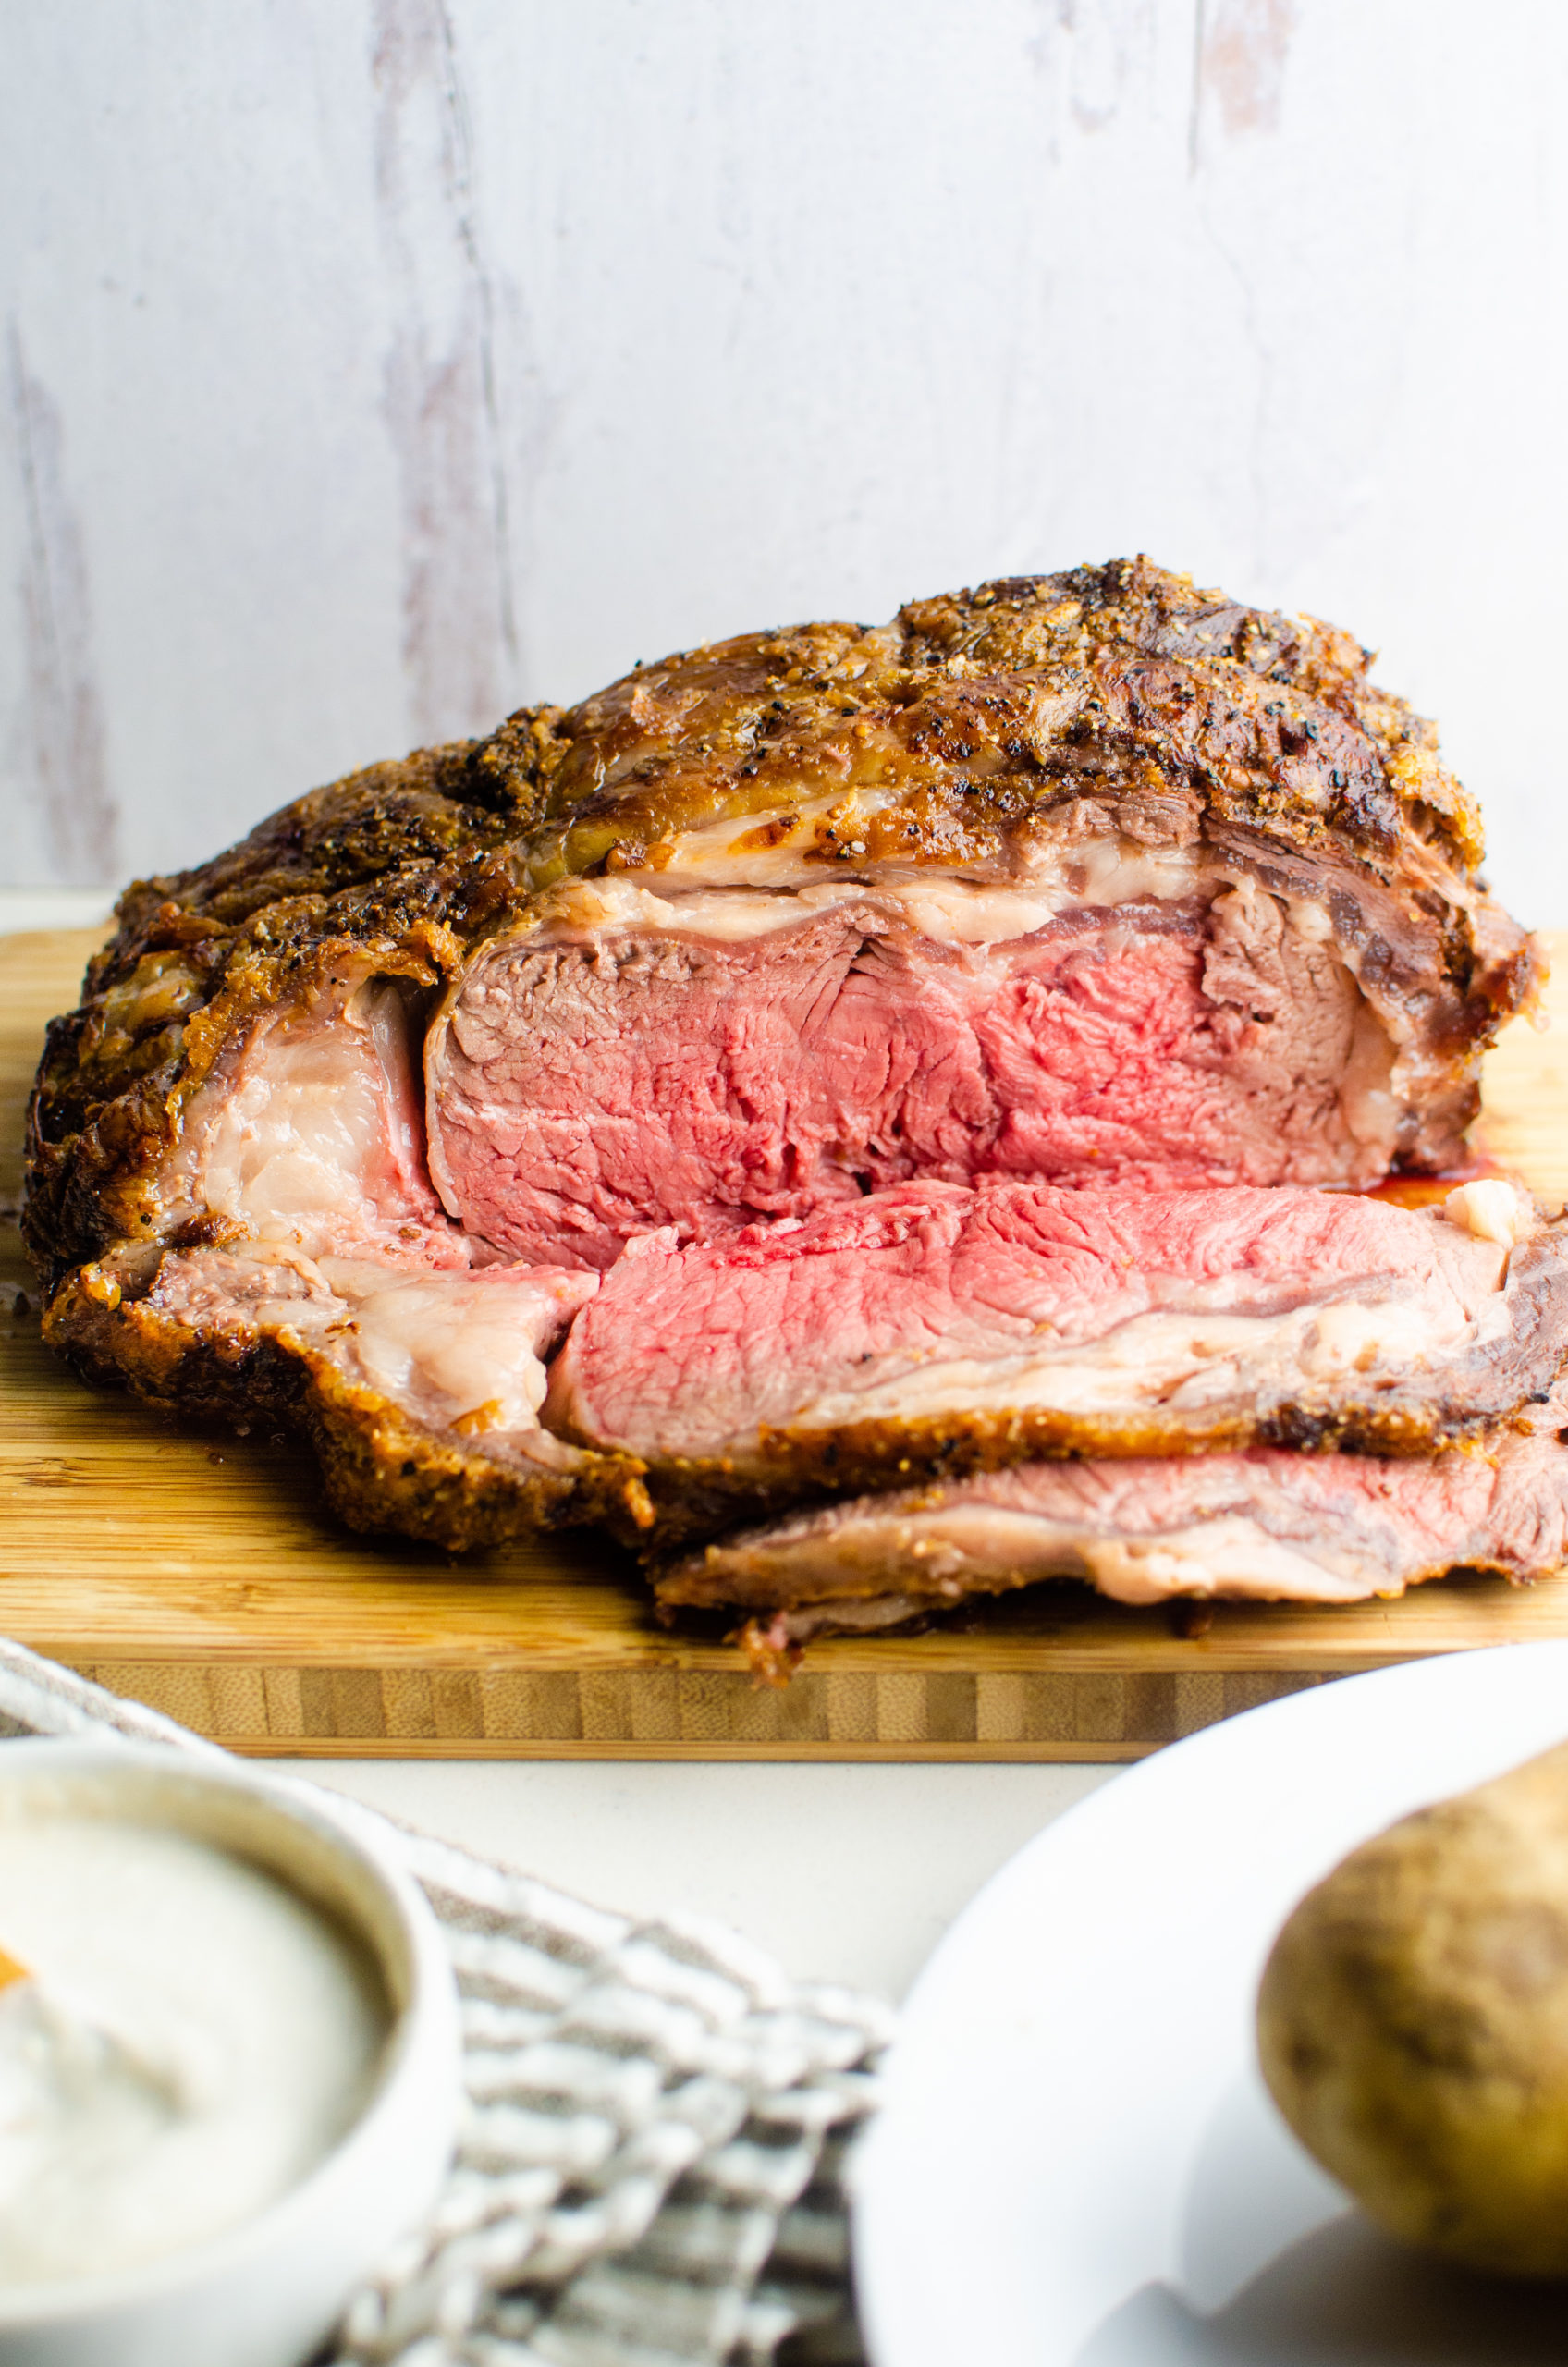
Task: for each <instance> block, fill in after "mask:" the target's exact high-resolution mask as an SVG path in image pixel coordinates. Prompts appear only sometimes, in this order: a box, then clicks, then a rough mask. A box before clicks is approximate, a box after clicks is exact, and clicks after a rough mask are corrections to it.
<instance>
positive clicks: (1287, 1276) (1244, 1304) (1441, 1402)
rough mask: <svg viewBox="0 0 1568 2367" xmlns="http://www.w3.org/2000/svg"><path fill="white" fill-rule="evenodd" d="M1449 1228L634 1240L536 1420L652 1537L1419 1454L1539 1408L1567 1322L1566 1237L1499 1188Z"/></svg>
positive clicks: (989, 1209) (588, 1314) (1469, 1192)
mask: <svg viewBox="0 0 1568 2367" xmlns="http://www.w3.org/2000/svg"><path fill="white" fill-rule="evenodd" d="M1488 1194H1490V1195H1493V1196H1499V1195H1500V1196H1501V1198H1496V1197H1494V1198H1490V1199H1488ZM1453 1215H1454V1216H1455V1217H1457V1218H1459V1219H1460V1220H1461V1221H1459V1222H1455V1221H1453V1220H1451V1218H1450V1217H1449V1216H1447V1215H1445V1214H1442V1213H1439V1212H1434V1211H1430V1210H1414V1209H1408V1208H1398V1207H1394V1206H1391V1205H1390V1204H1388V1203H1387V1202H1384V1201H1379V1200H1373V1199H1366V1198H1361V1197H1357V1196H1350V1195H1343V1194H1330V1193H1320V1192H1309V1191H1301V1190H1295V1189H1292V1188H1288V1187H1287V1188H1280V1189H1278V1190H1274V1191H1259V1190H1254V1189H1251V1188H1248V1187H1244V1186H1237V1187H1234V1188H1231V1189H1226V1190H1219V1191H1202V1192H1198V1191H1194V1192H1154V1191H1138V1190H1133V1189H1129V1188H1124V1187H1116V1188H1112V1189H1109V1190H1107V1191H1103V1192H1095V1193H1082V1192H1072V1191H1063V1190H1060V1189H1059V1188H1057V1187H1054V1186H1051V1185H1048V1184H1002V1183H991V1184H982V1185H981V1186H979V1187H978V1188H974V1189H965V1188H963V1187H960V1186H955V1185H941V1184H924V1185H918V1186H911V1187H905V1188H903V1189H895V1190H889V1191H885V1192H880V1193H876V1194H873V1195H871V1196H868V1197H867V1198H865V1199H864V1200H862V1201H860V1202H858V1203H857V1204H855V1205H854V1206H853V1207H850V1208H834V1209H831V1210H828V1211H827V1212H825V1213H823V1214H822V1215H819V1216H817V1217H815V1218H813V1219H811V1220H809V1221H808V1222H806V1223H805V1224H803V1225H800V1226H798V1227H795V1228H793V1229H790V1228H788V1227H786V1226H778V1227H772V1228H769V1229H766V1230H764V1229H762V1228H753V1230H752V1231H750V1232H748V1233H742V1234H740V1235H736V1236H733V1237H732V1238H731V1239H729V1240H728V1241H726V1242H724V1243H721V1244H718V1245H711V1246H708V1247H687V1248H681V1247H679V1246H677V1245H675V1244H674V1242H673V1240H672V1239H671V1237H670V1236H669V1235H668V1234H664V1235H652V1236H649V1237H648V1238H647V1239H645V1240H643V1241H641V1242H635V1243H633V1244H632V1245H631V1247H630V1248H629V1249H628V1250H627V1251H626V1253H625V1254H624V1256H623V1257H622V1258H621V1259H620V1262H619V1265H617V1266H616V1267H615V1268H613V1269H612V1270H611V1271H610V1273H609V1274H608V1275H607V1276H606V1279H605V1282H604V1283H603V1285H602V1286H601V1288H600V1290H599V1292H598V1293H597V1294H596V1295H595V1296H594V1298H593V1299H592V1300H591V1301H590V1302H589V1303H588V1304H587V1305H586V1306H584V1308H583V1309H582V1313H581V1314H580V1315H579V1316H578V1318H577V1319H576V1321H575V1323H574V1324H573V1327H572V1330H571V1332H570V1336H569V1338H568V1340H567V1343H566V1345H565V1347H564V1348H563V1349H562V1351H561V1354H560V1355H559V1357H558V1358H557V1361H556V1364H555V1366H554V1367H553V1371H552V1378H551V1387H550V1394H549V1398H548V1400H547V1403H546V1408H545V1420H546V1422H547V1423H549V1425H550V1426H551V1427H552V1428H555V1429H557V1430H559V1431H561V1432H562V1434H563V1435H566V1436H568V1437H570V1438H572V1439H574V1440H576V1441H580V1442H582V1443H583V1444H586V1445H592V1446H596V1447H600V1448H614V1449H619V1450H622V1451H625V1452H628V1453H632V1454H634V1455H637V1456H639V1457H641V1458H643V1459H644V1460H645V1461H646V1462H647V1463H648V1465H649V1466H650V1486H651V1487H652V1489H653V1491H654V1496H655V1502H657V1503H659V1504H660V1505H661V1507H664V1508H666V1509H667V1512H668V1516H669V1517H680V1516H688V1517H692V1516H695V1514H696V1511H697V1509H699V1508H700V1509H701V1511H702V1515H703V1516H704V1517H706V1516H711V1509H712V1507H711V1505H701V1504H700V1499H701V1495H702V1490H703V1488H704V1486H705V1487H707V1488H708V1489H710V1490H713V1491H715V1494H716V1499H721V1498H722V1497H723V1495H724V1494H725V1493H726V1492H727V1491H730V1490H734V1489H736V1488H749V1489H752V1490H761V1491H763V1492H765V1493H766V1491H767V1490H789V1489H791V1488H793V1489H795V1490H802V1489H805V1488H809V1487H813V1486H815V1487H825V1488H832V1489H835V1490H841V1489H843V1488H845V1487H847V1486H851V1485H870V1484H873V1483H874V1482H875V1481H876V1479H878V1478H886V1477H887V1476H888V1475H897V1474H902V1473H917V1472H921V1471H933V1470H935V1471H944V1470H956V1469H962V1468H965V1467H973V1466H976V1465H986V1464H1002V1463H1011V1462H1019V1461H1022V1460H1024V1459H1026V1458H1031V1457H1034V1456H1037V1455H1051V1456H1055V1455H1066V1454H1102V1455H1103V1454H1113V1455H1133V1454H1149V1453H1158V1454H1191V1453H1199V1452H1209V1453H1213V1452H1216V1451H1218V1450H1220V1449H1225V1448H1233V1447H1237V1446H1244V1445H1248V1444H1251V1443H1254V1442H1280V1443H1287V1444H1292V1445H1303V1446H1310V1447H1318V1448H1324V1447H1331V1446H1337V1445H1359V1446H1366V1447H1373V1448H1377V1449H1378V1450H1382V1451H1388V1452H1393V1453H1421V1452H1424V1451H1426V1450H1427V1449H1429V1448H1430V1447H1431V1446H1432V1445H1433V1444H1434V1443H1436V1442H1438V1441H1442V1440H1445V1439H1449V1438H1452V1437H1454V1436H1456V1435H1458V1434H1460V1433H1463V1432H1464V1431H1465V1430H1466V1429H1474V1428H1475V1427H1476V1426H1477V1425H1478V1424H1481V1423H1483V1422H1486V1421H1488V1420H1490V1419H1494V1418H1496V1417H1501V1416H1503V1415H1506V1414H1509V1413H1511V1412H1513V1410H1514V1409H1515V1408H1516V1407H1517V1406H1518V1405H1520V1404H1522V1403H1523V1402H1524V1401H1525V1400H1526V1399H1528V1398H1530V1397H1532V1396H1539V1395H1541V1394H1544V1392H1546V1391H1547V1390H1548V1389H1549V1388H1550V1385H1551V1383H1552V1381H1553V1380H1555V1378H1556V1374H1557V1370H1558V1366H1559V1363H1560V1360H1561V1357H1562V1343H1563V1338H1564V1326H1565V1322H1568V1262H1565V1260H1564V1255H1563V1240H1562V1233H1561V1232H1560V1231H1559V1230H1558V1229H1556V1228H1552V1227H1541V1226H1537V1224H1536V1221H1535V1219H1534V1214H1533V1211H1531V1210H1529V1209H1528V1208H1526V1207H1525V1204H1524V1202H1523V1201H1522V1200H1518V1199H1516V1198H1515V1196H1514V1195H1513V1191H1512V1188H1511V1187H1509V1186H1507V1185H1502V1184H1497V1185H1491V1186H1486V1187H1476V1186H1471V1187H1467V1189H1466V1192H1464V1193H1462V1194H1460V1195H1458V1196H1456V1205H1455V1208H1454V1210H1453ZM1467 1223H1469V1224H1477V1225H1479V1226H1481V1228H1482V1233H1481V1234H1477V1233H1476V1232H1475V1231H1471V1230H1468V1229H1467ZM1516 1231H1518V1232H1520V1233H1523V1238H1522V1239H1521V1240H1520V1241H1519V1242H1518V1244H1517V1245H1511V1242H1510V1239H1508V1238H1504V1239H1498V1238H1488V1237H1484V1235H1485V1233H1488V1232H1489V1233H1493V1234H1496V1233H1502V1234H1503V1235H1505V1236H1511V1235H1512V1234H1513V1233H1514V1232H1516Z"/></svg>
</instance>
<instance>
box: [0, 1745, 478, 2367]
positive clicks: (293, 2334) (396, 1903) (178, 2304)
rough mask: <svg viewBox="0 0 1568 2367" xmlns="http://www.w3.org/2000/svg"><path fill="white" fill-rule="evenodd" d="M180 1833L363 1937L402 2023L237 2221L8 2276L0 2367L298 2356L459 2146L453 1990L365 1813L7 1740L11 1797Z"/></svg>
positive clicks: (222, 1770) (314, 2344) (272, 2363)
mask: <svg viewBox="0 0 1568 2367" xmlns="http://www.w3.org/2000/svg"><path fill="white" fill-rule="evenodd" d="M18 1787H20V1788H21V1789H22V1790H23V1791H24V1793H25V1792H26V1791H29V1790H31V1791H33V1792H35V1793H36V1794H37V1796H38V1798H39V1802H40V1806H41V1807H42V1806H43V1804H44V1802H45V1801H47V1803H48V1804H49V1805H50V1806H51V1807H52V1808H53V1809H55V1810H56V1811H58V1810H59V1809H69V1810H70V1811H71V1812H73V1813H76V1814H87V1815H91V1814H92V1813H93V1810H94V1809H95V1807H96V1808H101V1809H102V1810H103V1812H104V1813H105V1814H112V1815H114V1816H116V1817H117V1818H126V1817H129V1818H133V1819H135V1820H137V1821H145V1822H147V1823H149V1824H155V1825H161V1826H163V1827H165V1829H167V1828H170V1827H172V1828H174V1829H176V1830H178V1831H179V1832H183V1833H188V1834H192V1835H194V1836H195V1837H197V1838H199V1839H201V1840H203V1841H206V1842H210V1843H212V1844H214V1845H215V1846H219V1847H221V1848H227V1849H229V1850H232V1851H233V1852H235V1854H236V1855H238V1856H240V1857H243V1858H249V1859H250V1860H251V1862H252V1863H253V1864H257V1865H260V1866H262V1867H264V1868H265V1869H266V1870H268V1871H269V1872H271V1873H273V1874H275V1875H276V1876H277V1877H278V1878H279V1879H280V1880H282V1881H283V1882H285V1883H288V1885H289V1886H290V1887H291V1888H293V1889H295V1890H297V1891H299V1892H300V1893H302V1894H303V1895H305V1896H306V1897H308V1898H310V1899H312V1900H313V1901H314V1902H315V1903H316V1904H317V1905H318V1906H320V1907H325V1909H326V1910H327V1912H328V1913H329V1914H331V1915H332V1916H334V1917H335V1918H336V1919H337V1921H338V1922H339V1923H340V1924H342V1925H343V1926H344V1927H345V1928H346V1929H347V1930H348V1931H349V1932H351V1933H353V1934H354V1936H355V1937H356V1938H357V1939H359V1940H360V1941H361V1944H363V1946H364V1947H365V1948H366V1950H367V1951H368V1953H369V1955H370V1956H371V1958H372V1960H373V1961H374V1963H375V1964H376V1965H377V1966H378V1967H379V1968H380V1972H381V1977H382V1981H383V1982H384V1984H385V1987H386V1997H387V2000H388V2005H389V2009H390V2017H391V2019H390V2027H389V2030H388V2034H387V2038H386V2044H385V2047H384V2050H383V2054H382V2059H381V2064H380V2067H379V2070H378V2073H377V2076H376V2079H375V2083H374V2087H373V2089H372V2091H371V2094H370V2097H369V2100H368V2102H367V2103H366V2104H365V2105H364V2107H363V2109H362V2111H361V2115H360V2117H359V2119H358V2120H357V2121H356V2122H355V2123H354V2125H353V2126H352V2128H350V2129H349V2132H348V2134H347V2135H346V2136H345V2137H343V2138H342V2139H341V2140H340V2141H339V2142H338V2143H337V2146H336V2147H335V2148H334V2149H333V2151H332V2152H329V2153H328V2154H327V2155H326V2156H325V2159H324V2160H323V2161H321V2162H319V2163H318V2164H317V2165H316V2166H315V2168H314V2169H313V2170H312V2171H311V2172H310V2173H309V2174H308V2175H307V2176H306V2177H305V2178H304V2179H303V2180H302V2181H301V2182H300V2185H298V2186H296V2187H294V2188H293V2189H290V2191H289V2192H288V2193H287V2194H285V2195H283V2196H282V2197H280V2198H279V2200H278V2201H276V2202H274V2203H272V2204H270V2205H269V2206H268V2207H267V2209H266V2210H264V2211H263V2212H262V2213H260V2214H258V2216H256V2217H255V2218H253V2219H251V2220H249V2221H247V2222H246V2223H245V2224H244V2225H243V2226H239V2227H235V2228H232V2229H230V2230H229V2231H228V2232H227V2234H225V2235H223V2236H219V2237H216V2238H211V2239H209V2240H208V2241H206V2242H203V2243H201V2244H195V2245H192V2246H190V2249H189V2250H184V2251H180V2252H177V2253H171V2254H170V2255H169V2256H168V2257H167V2258H166V2259H163V2260H159V2261H154V2262H151V2263H148V2264H147V2265H146V2266H145V2267H142V2268H137V2269H131V2270H126V2271H122V2272H118V2273H116V2274H115V2275H106V2276H96V2277H94V2276H86V2277H79V2278H72V2279H71V2280H69V2281H68V2282H61V2283H56V2284H49V2285H29V2286H11V2287H0V2367H300V2361H304V2360H308V2359H309V2358H310V2357H311V2356H312V2353H313V2352H314V2351H315V2349H317V2348H318V2346H319V2345H320V2344H321V2343H322V2342H323V2341H324V2340H325V2336H327V2335H328V2334H329V2333H330V2331H331V2329H332V2326H333V2324H335V2322H336V2320H337V2316H338V2313H339V2312H340V2311H341V2310H342V2307H343V2305H344V2303H345V2301H346V2300H348V2298H349V2294H350V2292H351V2291H352V2290H353V2288H354V2287H355V2285H356V2284H357V2283H358V2281H359V2280H360V2278H361V2276H363V2275H365V2274H366V2273H367V2272H368V2271H369V2270H371V2269H373V2268H374V2266H375V2264H376V2263H377V2261H378V2260H379V2259H380V2258H381V2257H382V2256H383V2255H384V2254H385V2253H386V2251H387V2250H388V2249H389V2248H390V2246H391V2245H392V2244H393V2243H394V2242H395V2241H396V2240H397V2238H398V2237H399V2236H402V2235H404V2234H406V2233H407V2232H408V2231H409V2230H410V2228H412V2227H413V2226H416V2225H417V2224H418V2222H419V2220H420V2219H421V2218H422V2217H423V2214H425V2212H427V2211H428V2210H429V2208H430V2206H431V2204H432V2202H433V2201H435V2194H436V2191H437V2189H438V2188H439V2186H440V2183H441V2179H442V2176H443V2174H444V2172H445V2169H446V2166H447V2161H448V2159H449V2157H450V2154H451V2150H452V2140H453V2134H454V2129H455V2126H456V2119H457V2107H458V2094H459V2024H458V2009H457V1997H456V1992H455V1989H454V1986H453V1981H452V1975H451V1968H450V1965H449V1963H448V1960H447V1952H446V1949H445V1947H444V1945H443V1944H442V1940H441V1934H440V1932H439V1930H438V1928H437V1926H436V1923H435V1918H434V1916H433V1915H432V1914H431V1912H430V1909H429V1907H427V1906H426V1905H425V1902H424V1900H423V1897H422V1896H421V1895H420V1894H419V1891H418V1890H417V1889H416V1887H415V1885H414V1883H412V1882H411V1881H410V1878H409V1876H408V1875H407V1874H406V1873H405V1872H404V1870H402V1868H401V1867H400V1866H399V1865H398V1862H397V1860H396V1858H394V1857H393V1856H392V1855H391V1854H390V1853H389V1852H388V1851H387V1850H386V1848H385V1847H384V1846H383V1845H382V1841H381V1838H380V1835H379V1834H378V1832H377V1830H376V1828H375V1826H374V1823H373V1822H372V1821H370V1820H369V1819H362V1818H359V1817H357V1816H356V1815H355V1814H354V1812H353V1811H352V1810H351V1809H343V1810H339V1809H337V1806H336V1804H329V1803H328V1802H327V1801H325V1799H323V1798H322V1797H321V1796H320V1795H318V1794H314V1793H312V1792H310V1791H308V1790H307V1789H306V1788H305V1787H304V1786H303V1785H296V1784H287V1783H279V1782H276V1781H274V1780H272V1779H269V1778H263V1777H261V1776H257V1775H253V1774H251V1773H250V1772H248V1771H247V1770H246V1769H245V1768H243V1767H242V1766H239V1765H238V1764H236V1765H234V1766H232V1767H230V1766H225V1765H224V1764H223V1763H222V1761H218V1760H214V1761H206V1760H186V1759H184V1758H182V1757H180V1756H178V1754H177V1753H175V1752H174V1751H172V1750H161V1749H156V1748H145V1747H142V1746H141V1745H132V1744H129V1743H120V1742H116V1741H110V1742H97V1741H91V1742H76V1741H70V1742H57V1741H37V1742H33V1741H27V1742H6V1743H4V1744H0V1789H3V1790H4V1791H5V1792H6V1795H7V1796H8V1797H11V1798H15V1797H16V1794H17V1791H18Z"/></svg>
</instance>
